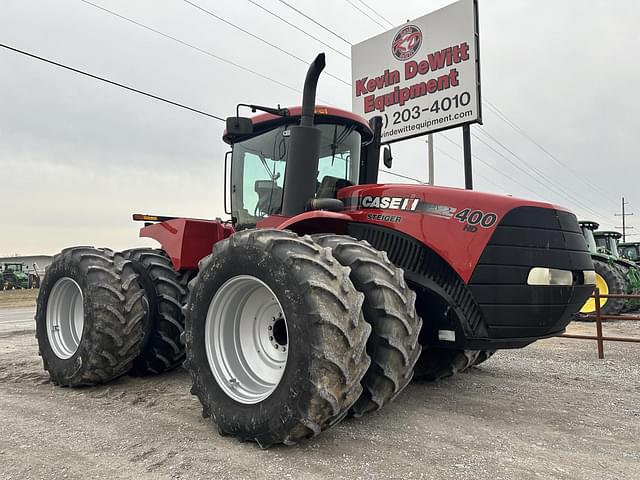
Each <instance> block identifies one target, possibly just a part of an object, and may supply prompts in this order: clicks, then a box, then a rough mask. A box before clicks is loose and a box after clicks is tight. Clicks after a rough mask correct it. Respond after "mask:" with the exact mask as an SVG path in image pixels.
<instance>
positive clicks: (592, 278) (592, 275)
mask: <svg viewBox="0 0 640 480" xmlns="http://www.w3.org/2000/svg"><path fill="white" fill-rule="evenodd" d="M582 275H584V284H585V285H595V284H596V272H595V270H585V271H584V272H582Z"/></svg>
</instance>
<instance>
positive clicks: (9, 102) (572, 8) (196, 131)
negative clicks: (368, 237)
mask: <svg viewBox="0 0 640 480" xmlns="http://www.w3.org/2000/svg"><path fill="white" fill-rule="evenodd" d="M92 1H95V3H97V4H99V5H102V6H104V7H105V8H108V9H110V10H113V11H115V12H118V13H120V14H121V15H124V16H127V17H129V18H132V19H134V20H135V21H137V22H140V23H143V24H145V25H148V26H150V27H152V28H154V29H156V30H158V31H161V32H163V33H166V34H168V35H171V36H173V37H175V38H178V39H180V40H182V41H184V42H187V43H189V44H191V45H194V46H196V47H198V48H200V49H202V50H204V51H206V52H209V53H210V54H214V55H217V56H219V57H223V58H225V59H228V60H230V61H233V62H234V63H237V64H240V65H242V66H244V67H246V68H248V69H251V70H253V71H255V72H259V73H261V74H262V75H265V76H268V77H271V78H273V79H274V80H276V81H277V82H279V83H280V84H278V83H276V82H272V81H268V80H265V79H264V78H261V77H260V76H258V75H255V74H251V73H247V72H246V71H242V70H241V69H239V68H237V67H235V66H231V65H229V64H225V63H223V62H222V61H220V60H217V59H215V58H213V57H212V56H210V55H207V54H205V53H202V52H199V51H196V50H194V49H192V48H188V47H186V46H184V45H181V44H178V43H177V42H175V41H172V40H169V39H167V38H163V37H162V36H160V35H158V34H156V33H153V32H150V31H148V30H145V29H143V28H141V27H139V26H136V25H133V24H131V23H128V22H126V21H124V20H122V19H120V18H117V17H114V16H112V15H110V14H108V13H105V12H104V11H100V10H98V9H97V8H95V7H92V6H90V5H87V4H86V3H83V2H81V1H80V0H56V1H53V0H48V1H47V0H40V1H36V0H2V1H1V4H2V14H1V15H0V43H4V44H8V45H10V46H13V47H16V48H19V49H22V50H26V51H29V52H32V53H35V54H38V55H42V56H44V57H47V58H50V59H53V60H56V61H59V62H61V63H65V64H68V65H71V66H74V67H77V68H80V69H84V70H87V71H89V72H92V73H94V74H97V75H102V76H105V77H108V78H110V79H112V80H115V81H118V82H122V83H126V84H129V85H132V86H135V87H137V88H139V89H142V90H145V91H149V92H151V93H154V94H157V95H160V96H163V97H166V98H169V99H172V100H175V101H178V102H181V103H184V104H187V105H190V106H193V107H195V108H198V109H201V110H205V111H207V112H210V113H213V114H216V115H219V116H221V117H226V116H229V115H231V114H233V112H234V111H235V105H236V103H239V102H253V103H261V104H266V105H275V104H278V103H280V104H282V105H295V104H299V103H300V95H299V94H298V93H297V92H296V91H295V90H297V89H300V88H301V87H302V83H303V80H304V74H305V71H306V66H305V65H304V64H302V62H298V61H296V60H295V59H293V58H291V57H290V56H287V55H286V54H284V53H282V52H280V51H278V50H276V49H274V48H272V47H269V46H267V45H265V44H263V43H260V42H259V41H257V40H255V39H253V38H251V37H250V36H248V35H246V34H244V33H242V32H239V31H237V30H235V29H234V28H232V27H230V26H228V25H225V24H224V23H222V22H221V21H219V20H216V19H215V18H212V17H211V16H209V15H207V14H205V13H203V12H202V11H199V10H197V9H196V8H194V7H193V6H191V5H189V4H187V3H185V2H183V1H181V0H155V1H151V0H145V1H141V0H136V1H131V0H113V1H112V0H92ZM193 1H194V2H195V3H198V4H199V5H201V6H202V7H204V8H207V9H209V10H210V11H211V12H214V13H215V14H217V15H219V16H221V17H223V18H225V19H227V20H229V21H231V22H233V23H236V24H237V25H239V26H242V27H243V28H245V29H247V30H250V31H252V32H254V33H255V34H256V35H259V36H261V37H263V38H265V39H267V40H268V41H269V42H271V43H273V44H276V45H278V46H279V47H281V48H283V49H285V50H287V51H290V52H291V53H293V54H295V55H296V56H299V57H301V58H304V59H308V61H311V60H312V59H313V58H314V56H315V55H316V54H317V53H319V52H320V51H325V52H326V54H327V71H328V72H331V73H332V74H333V75H335V76H337V77H340V78H343V79H345V80H348V81H350V71H351V69H350V64H349V60H347V59H346V58H344V57H342V56H340V55H339V54H337V53H335V52H334V51H332V50H330V49H328V48H326V47H325V46H323V45H321V44H319V43H317V42H316V41H314V40H312V39H310V38H308V37H307V36H305V35H304V34H302V33H300V32H298V31H296V30H295V29H293V28H292V27H290V26H288V25H286V24H284V23H282V22H280V21H279V20H277V19H276V18H274V17H273V16H271V15H269V14H268V13H266V12H265V11H263V10H261V9H260V8H258V7H257V6H255V5H254V4H252V3H251V2H249V1H248V0H234V1H233V2H230V1H229V2H221V1H214V0H193ZM352 2H353V3H355V4H356V5H359V6H360V7H362V3H360V2H359V1H358V0H352ZM255 3H258V4H261V5H263V6H264V7H265V8H268V9H270V10H272V11H273V12H275V13H277V14H278V15H281V16H282V17H283V18H285V19H287V20H288V21H290V22H291V23H294V24H296V25H299V26H300V27H302V28H303V29H304V30H305V31H307V32H309V33H311V34H313V35H315V36H317V37H318V38H320V39H322V40H323V41H324V42H326V43H328V44H330V45H331V46H332V47H333V48H335V49H336V50H339V51H341V52H343V53H345V54H347V55H348V54H350V47H349V45H348V44H347V43H345V42H343V41H342V40H340V39H338V38H336V37H334V36H332V35H331V34H330V33H328V32H327V31H325V30H323V29H322V28H320V27H318V26H316V25H314V24H313V23H311V22H310V21H309V20H307V19H305V18H304V17H301V16H300V15H299V14H297V13H295V12H294V11H293V10H291V9H289V8H288V7H287V6H286V5H283V4H282V3H281V2H279V1H278V0H255ZM290 3H291V4H292V5H294V6H295V7H296V8H298V9H299V10H301V11H303V12H304V13H306V14H307V15H309V16H310V17H312V18H314V19H316V20H317V21H318V22H320V23H322V24H323V25H325V26H326V27H328V28H329V29H331V30H333V31H334V32H336V33H337V34H339V35H340V36H342V37H344V38H345V39H347V40H348V41H349V42H351V43H358V42H360V41H363V40H365V39H367V38H369V37H371V36H373V35H376V34H378V33H381V32H382V31H384V30H385V29H383V28H382V27H381V26H379V25H377V24H376V23H374V22H373V21H372V20H370V19H368V18H367V17H366V16H364V15H363V14H362V13H361V12H359V11H358V10H357V9H355V8H354V7H353V6H352V5H350V4H349V3H348V2H347V1H345V0H323V1H322V2H320V1H316V2H311V1H302V0H290ZM366 3H367V4H368V5H371V6H372V7H373V8H374V9H375V10H376V11H378V12H379V13H380V14H382V15H383V16H384V17H386V18H387V19H388V20H390V21H391V22H393V24H395V25H400V24H402V23H403V22H405V21H407V20H408V19H413V18H417V17H420V16H422V15H424V14H425V13H428V12H429V11H432V10H435V9H437V8H440V7H442V6H444V5H446V4H447V3H450V2H449V1H428V0H413V1H403V0H399V1H395V2H388V1H383V0H367V2H366ZM368 13H370V14H371V15H372V16H373V14H372V13H371V12H368ZM380 22H381V23H384V22H383V21H382V20H380ZM639 24H640V5H639V4H638V2H635V1H631V0H629V1H616V2H611V1H589V2H584V1H578V0H575V1H568V0H565V1H562V0H555V1H533V0H529V1H514V0H480V55H481V64H482V67H481V68H482V86H483V99H484V101H485V102H486V101H488V102H490V104H491V105H493V106H495V107H497V108H498V109H499V110H500V111H501V112H503V113H504V114H505V115H506V116H507V117H508V118H509V119H510V120H511V121H513V122H515V123H516V124H517V125H519V126H520V127H521V128H522V129H523V130H524V131H525V132H526V133H527V134H528V135H529V136H531V137H532V138H534V139H535V140H536V141H537V142H538V143H539V144H540V145H542V146H543V147H544V148H545V149H547V150H548V151H549V152H550V153H552V154H553V155H554V156H555V157H556V158H557V159H558V160H559V161H560V162H561V163H562V164H563V165H566V167H565V166H563V165H561V164H560V163H558V162H557V161H556V160H554V159H552V158H551V157H549V156H548V155H547V154H545V153H544V152H543V151H541V150H540V149H539V148H538V147H537V146H536V145H534V144H533V143H532V142H531V141H529V140H528V139H526V138H525V137H523V136H522V135H521V134H520V133H518V132H517V131H515V130H514V129H513V128H512V127H510V126H509V125H507V124H506V123H505V122H503V121H502V120H500V119H499V117H498V116H497V115H496V114H495V113H494V112H493V111H492V110H491V109H489V108H485V109H484V120H485V121H484V126H477V127H473V128H472V132H474V133H475V134H476V135H478V136H479V137H480V138H484V139H485V140H486V141H487V143H489V144H490V145H491V146H492V147H493V148H494V149H495V150H498V151H499V152H500V153H501V154H502V155H503V156H505V157H507V158H509V159H510V160H511V161H512V162H513V163H515V164H517V165H520V167H521V168H522V169H525V170H527V171H529V174H530V176H528V175H526V174H525V173H523V172H522V171H521V170H520V169H518V168H516V167H514V166H513V165H512V164H510V163H509V162H508V161H507V160H506V159H505V158H503V156H501V155H498V154H497V153H496V152H495V151H493V150H491V149H490V148H488V147H487V146H485V145H484V144H482V143H480V142H479V141H478V140H477V139H475V138H474V139H473V151H474V153H475V154H476V155H477V156H478V158H480V159H481V160H482V161H484V162H486V163H488V164H490V165H493V166H494V167H495V168H497V169H498V170H499V171H500V172H503V173H504V175H501V174H499V173H497V172H496V171H495V170H492V169H491V168H490V167H488V166H487V165H486V164H483V163H481V162H479V161H476V162H475V165H474V171H475V174H476V177H475V187H476V189H478V190H486V191H492V192H498V193H508V194H513V195H516V196H522V197H525V198H534V199H542V200H548V201H552V202H554V203H557V204H560V205H564V206H566V207H568V208H570V209H571V210H573V211H574V212H575V213H576V214H578V215H579V216H580V217H581V218H589V219H595V220H597V221H600V222H601V223H602V224H603V226H604V227H606V228H609V229H610V228H613V227H615V226H616V225H617V224H619V219H616V218H615V217H614V216H613V214H614V212H616V211H618V210H619V209H620V197H621V196H622V195H625V196H626V198H627V199H628V201H629V202H630V206H629V208H630V211H634V210H635V211H636V217H639V220H640V189H639V188H638V183H639V182H640V175H639V173H640V167H639V166H638V159H639V158H640V155H639V154H640V142H639V141H638V133H640V129H639V128H638V120H637V117H638V112H640V100H639V99H638V98H639V95H638V92H637V88H638V85H640V66H639V65H638V61H637V59H636V55H637V52H638V51H640V35H638V30H637V28H638V25H639ZM281 84H285V85H288V86H289V87H291V88H288V87H285V86H283V85H281ZM318 96H319V98H320V99H321V100H322V101H323V102H325V103H326V102H329V103H331V104H334V105H336V106H339V107H342V108H345V109H350V108H351V92H350V89H349V87H348V86H347V85H345V84H344V83H341V82H340V81H338V80H336V79H334V78H332V77H330V76H327V75H324V76H323V77H322V78H321V81H320V86H319V92H318ZM222 130H223V124H222V123H221V122H218V121H216V120H214V119H211V118H207V117H204V116H201V115H198V114H195V113H192V112H189V111H186V110H182V109H179V108H176V107H172V106H170V105H166V104H163V103H160V102H158V101H155V100H152V99H149V98H145V97H143V96H140V95H137V94H134V93H130V92H127V91H124V90H121V89H119V88H116V87H113V86H110V85H106V84H103V83H101V82H98V81H95V80H92V79H89V78H86V77H82V76H79V75H76V74H74V73H71V72H68V71H65V70H61V69H58V68H56V67H53V66H51V65H47V64H44V63H41V62H38V61H35V60H33V59H30V58H27V57H24V56H21V55H18V54H15V53H12V52H10V51H7V50H5V49H0V175H1V179H2V187H1V190H0V191H1V192H2V198H3V206H2V208H1V209H0V256H2V255H10V254H16V253H19V254H38V253H42V254H53V253H55V252H57V251H59V250H61V249H62V248H64V247H65V246H70V245H78V244H83V245H98V246H109V247H112V248H114V249H124V248H127V247H131V246H136V245H143V244H148V245H152V244H153V243H152V242H151V243H150V242H149V241H148V240H140V239H138V238H137V236H138V228H139V226H140V225H138V224H135V223H133V222H132V221H131V214H132V213H134V212H144V213H156V214H164V215H181V216H191V217H201V218H214V217H216V216H224V212H223V208H222V187H223V178H222V168H223V167H222V165H223V158H224V154H225V152H226V150H227V145H226V144H224V143H223V142H222V140H221V134H222ZM481 130H484V131H485V132H487V133H489V134H490V135H491V136H493V137H495V138H496V139H497V140H499V141H500V142H501V143H502V144H504V145H505V146H506V147H507V148H509V150H511V151H512V152H513V153H514V154H516V155H517V156H518V157H519V158H518V159H516V158H515V157H513V156H512V155H511V153H509V152H506V151H504V150H502V147H500V146H499V145H497V144H495V143H493V142H492V141H491V140H488V139H487V137H486V136H483V134H482V133H481V132H480V131H481ZM444 136H446V137H448V138H450V139H451V140H453V141H455V142H456V143H461V133H460V131H459V129H458V130H453V131H449V132H446V133H445V134H444V135H440V134H438V135H436V138H435V142H434V143H435V145H436V155H435V158H436V173H435V179H436V183H438V184H442V185H450V186H462V185H463V174H462V166H461V164H460V163H459V162H460V161H461V158H462V152H461V151H460V149H459V148H458V147H456V146H455V145H453V143H451V142H450V141H449V140H447V139H445V138H443V137H444ZM443 151H444V152H446V153H447V154H448V155H450V156H452V157H453V159H452V158H450V157H449V156H447V155H445V154H444V153H442V152H443ZM454 159H455V160H454ZM394 162H395V164H394V171H396V172H398V173H401V174H407V175H411V176H414V177H418V178H420V179H422V180H426V145H425V143H424V139H414V140H410V141H406V142H402V143H401V144H397V145H394ZM521 162H522V163H521ZM528 166H532V167H533V168H534V169H535V171H532V170H528V169H529V167H528ZM540 173H543V174H544V175H540ZM541 177H545V178H541ZM382 179H384V180H387V181H392V180H393V177H388V176H384V175H382V176H381V180H382ZM536 179H537V180H536ZM547 179H548V180H549V181H551V182H552V185H550V186H547V187H544V186H543V185H548V184H547ZM634 220H635V219H634V217H630V223H631V225H637V226H638V233H640V221H638V222H635V221H634ZM634 238H639V239H640V237H630V239H634Z"/></svg>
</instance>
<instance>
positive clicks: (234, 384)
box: [36, 55, 594, 447]
mask: <svg viewBox="0 0 640 480" xmlns="http://www.w3.org/2000/svg"><path fill="white" fill-rule="evenodd" d="M323 68H324V56H323V55H321V56H319V57H318V58H317V59H316V60H315V61H314V63H313V64H312V65H311V67H310V68H309V71H308V73H307V78H306V81H305V85H304V94H303V103H302V107H301V108H300V107H298V108H291V109H280V108H277V109H275V108H273V109H272V108H266V107H257V106H250V107H252V108H253V110H254V111H255V110H260V111H262V112H263V113H261V114H259V115H258V116H255V117H253V118H251V119H249V118H240V117H238V116H236V117H231V118H229V119H228V120H227V130H226V132H225V134H224V140H225V142H227V143H228V144H230V145H231V146H232V152H231V153H230V155H229V156H228V157H227V160H229V162H225V163H226V164H227V166H229V167H230V175H229V177H230V185H229V188H228V191H229V192H230V213H231V219H230V220H228V221H221V220H215V221H211V220H197V219H190V218H173V217H157V216H146V215H135V216H134V219H137V220H144V221H146V222H147V223H146V225H145V226H144V227H143V228H142V229H141V232H140V235H141V236H143V237H150V238H153V239H155V240H157V241H158V242H159V243H160V245H161V246H162V249H161V250H153V249H135V250H130V251H126V252H123V253H116V252H113V251H111V250H108V249H98V248H93V247H73V248H68V249H65V250H63V251H62V252H61V253H60V254H58V255H57V256H56V257H55V259H54V261H53V263H52V264H51V266H50V267H49V269H48V272H47V275H46V277H45V279H44V281H43V284H42V288H41V293H40V296H39V298H38V311H37V315H36V320H37V337H38V341H39V346H40V352H41V355H42V358H43V361H44V367H45V369H46V370H48V371H49V374H50V376H51V379H52V381H53V382H54V383H56V384H59V385H63V386H77V385H93V384H98V383H103V382H107V381H109V380H111V379H113V378H115V377H117V376H119V375H122V374H125V373H127V372H131V373H133V374H135V375H145V374H151V373H158V372H162V371H165V370H168V369H170V368H173V367H176V366H178V365H180V364H182V362H183V360H184V366H185V368H186V369H187V370H188V371H189V372H190V374H191V378H192V381H193V387H192V393H193V394H195V395H197V396H198V398H199V399H200V402H201V403H202V406H203V415H204V416H206V417H212V418H213V420H214V421H215V423H216V424H217V425H218V429H219V431H220V433H222V434H225V435H231V436H234V437H237V438H239V439H241V440H251V441H255V442H257V443H258V444H259V445H260V446H261V447H267V446H269V445H272V444H275V443H284V444H293V443H296V442H298V441H299V440H301V439H303V438H308V437H313V436H314V435H317V434H318V433H320V432H321V431H323V430H325V429H327V428H329V427H330V426H332V425H334V424H336V423H337V422H339V421H340V420H342V419H343V418H344V417H346V416H347V415H353V416H360V415H363V414H366V413H367V412H371V411H374V410H377V409H379V408H381V407H382V406H383V405H384V404H385V403H387V402H389V401H391V400H393V399H394V398H395V397H396V396H397V395H398V394H399V393H400V392H401V391H402V390H403V388H404V387H405V386H406V385H407V384H408V383H409V381H410V380H411V379H412V378H413V377H414V376H415V377H417V378H425V379H437V378H441V377H444V376H448V375H451V374H453V373H455V372H457V371H461V370H463V369H465V368H468V367H469V366H471V365H473V364H477V363H479V362H482V361H484V360H486V359H487V358H488V356H489V355H490V354H491V353H493V352H494V351H495V350H497V349H502V348H520V347H524V346H525V345H528V344H530V343H531V342H534V341H535V340H537V339H540V338H545V337H550V336H554V335H558V334H560V333H561V332H563V331H564V329H565V326H566V325H567V323H568V322H569V321H570V318H571V315H572V314H574V313H575V312H576V311H577V310H578V309H579V308H580V306H581V305H582V304H583V303H584V301H585V300H586V298H587V297H588V296H589V295H590V294H591V292H592V291H593V283H594V272H593V263H592V261H591V256H590V254H589V251H588V249H587V246H586V243H585V240H584V237H583V236H582V234H581V232H580V228H579V227H578V223H577V221H576V218H575V216H574V215H573V214H571V213H569V212H567V211H565V210H563V209H561V208H558V207H555V206H553V205H549V204H546V203H539V202H530V201H525V200H519V199H516V198H511V197H506V196H498V195H491V194H483V193H477V192H472V191H465V190H460V189H455V188H443V187H434V186H425V185H396V184H377V176H378V162H379V154H380V130H381V123H380V121H379V119H377V120H374V121H372V123H371V125H372V126H370V125H369V124H368V123H367V122H366V121H365V120H364V119H362V118H360V117H358V116H356V115H353V114H351V113H349V112H346V111H342V110H339V109H335V108H330V107H319V106H318V107H316V106H315V90H316V84H317V81H318V77H319V75H320V72H321V70H322V69H323ZM226 177H227V175H225V178H226ZM225 191H227V188H225ZM225 200H226V199H225ZM225 203H226V202H225Z"/></svg>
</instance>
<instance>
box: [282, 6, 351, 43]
mask: <svg viewBox="0 0 640 480" xmlns="http://www.w3.org/2000/svg"><path fill="white" fill-rule="evenodd" d="M278 1H279V2H280V3H282V4H283V5H286V6H287V7H289V8H290V9H291V10H293V11H294V12H296V13H297V14H298V15H302V16H303V17H304V18H306V19H307V20H309V21H311V22H313V23H314V24H316V25H317V26H319V27H320V28H322V29H323V30H326V31H327V32H329V33H330V34H331V35H333V36H334V37H336V38H339V39H340V40H342V41H343V42H345V43H348V44H349V45H353V43H351V42H350V41H349V40H347V39H346V38H344V37H342V36H341V35H338V34H337V33H336V32H334V31H333V30H331V29H329V28H327V27H325V26H324V25H322V24H321V23H320V22H318V21H317V20H316V19H314V18H312V17H310V16H309V15H307V14H306V13H304V12H302V11H300V10H298V9H297V8H296V7H294V6H293V5H290V4H289V3H288V2H286V1H285V0H278Z"/></svg>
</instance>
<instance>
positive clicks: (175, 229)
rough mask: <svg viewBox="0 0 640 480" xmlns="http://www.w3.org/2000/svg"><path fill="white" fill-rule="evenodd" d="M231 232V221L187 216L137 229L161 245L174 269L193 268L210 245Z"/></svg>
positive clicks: (206, 252) (142, 235)
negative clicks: (228, 222) (195, 218)
mask: <svg viewBox="0 0 640 480" xmlns="http://www.w3.org/2000/svg"><path fill="white" fill-rule="evenodd" d="M233 233H235V230H234V228H233V227H232V226H231V225H230V224H226V223H222V222H220V221H218V220H194V219H190V218H174V219H172V220H166V221H164V222H160V223H153V224H151V225H147V226H145V227H142V228H141V229H140V236H141V237H148V238H153V239H154V240H156V241H157V242H159V243H160V245H162V249H163V250H164V251H165V252H167V255H169V257H170V258H171V263H173V267H174V268H175V269H176V270H196V269H197V268H198V262H199V261H200V260H201V259H203V258H204V257H206V256H207V255H209V254H210V253H211V249H212V247H213V245H214V244H215V243H217V242H219V241H220V240H224V239H225V238H227V237H229V236H230V235H232V234H233Z"/></svg>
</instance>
